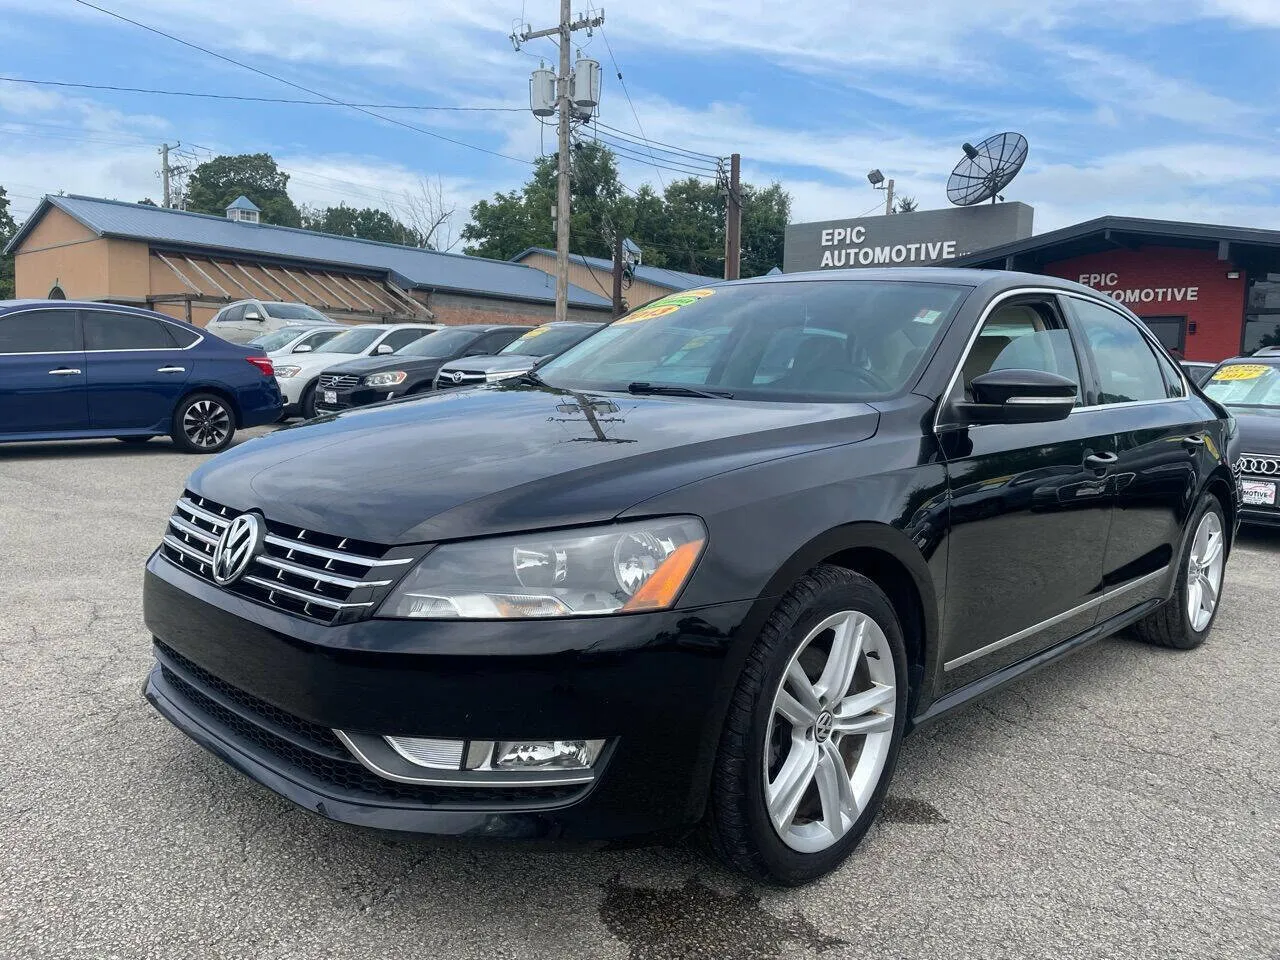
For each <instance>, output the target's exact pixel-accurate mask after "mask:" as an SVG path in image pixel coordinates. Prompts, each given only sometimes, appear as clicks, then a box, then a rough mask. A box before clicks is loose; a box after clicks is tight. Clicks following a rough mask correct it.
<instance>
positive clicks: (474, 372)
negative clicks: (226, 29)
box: [436, 320, 604, 390]
mask: <svg viewBox="0 0 1280 960" xmlns="http://www.w3.org/2000/svg"><path fill="white" fill-rule="evenodd" d="M603 326H604V324H603V323H586V322H585V321H581V320H565V321H563V322H559V323H544V324H543V325H542V326H540V327H534V328H533V329H532V330H530V331H529V332H528V333H526V334H525V335H524V336H523V337H521V338H520V339H519V340H513V341H511V343H509V344H507V345H506V346H505V347H503V348H502V349H501V350H499V351H498V352H497V353H496V354H495V355H493V356H491V357H482V356H476V357H463V358H462V359H461V360H453V361H451V362H449V363H446V364H445V365H444V366H442V367H441V368H440V372H439V373H437V374H436V389H437V390H447V389H449V388H450V387H473V386H476V385H478V384H481V383H497V382H498V381H500V380H509V379H511V378H512V377H518V376H520V374H522V373H525V372H526V371H529V370H532V369H533V368H534V367H535V366H537V365H538V363H539V362H540V361H542V360H545V359H547V358H548V357H555V356H559V355H560V354H562V353H564V352H565V351H566V350H568V349H569V348H570V347H573V346H576V345H577V344H579V343H581V342H582V341H583V340H585V339H587V337H589V336H591V335H592V334H593V333H595V332H596V331H597V330H599V329H600V328H601V327H603Z"/></svg>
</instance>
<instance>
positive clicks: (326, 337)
mask: <svg viewBox="0 0 1280 960" xmlns="http://www.w3.org/2000/svg"><path fill="white" fill-rule="evenodd" d="M341 332H342V331H340V330H317V331H316V332H315V333H313V334H311V335H309V336H307V337H305V338H303V340H302V343H305V344H306V345H307V346H309V347H310V348H311V349H312V350H314V349H316V347H318V346H320V344H322V343H327V342H329V341H330V340H332V339H333V338H334V337H336V336H337V335H338V334H339V333H341ZM302 343H300V344H298V346H299V347H300V346H302ZM294 349H295V350H296V349H297V347H295V348H294Z"/></svg>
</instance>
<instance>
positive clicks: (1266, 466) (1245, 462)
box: [1236, 453, 1280, 477]
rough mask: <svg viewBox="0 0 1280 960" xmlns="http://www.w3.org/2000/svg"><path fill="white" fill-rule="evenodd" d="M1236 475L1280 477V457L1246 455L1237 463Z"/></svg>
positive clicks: (1255, 454) (1256, 454)
mask: <svg viewBox="0 0 1280 960" xmlns="http://www.w3.org/2000/svg"><path fill="white" fill-rule="evenodd" d="M1236 473H1247V474H1249V475H1250V476H1254V477H1280V457H1269V456H1267V455H1266V454H1261V453H1246V454H1244V455H1243V456H1242V457H1240V459H1239V460H1237V461H1236Z"/></svg>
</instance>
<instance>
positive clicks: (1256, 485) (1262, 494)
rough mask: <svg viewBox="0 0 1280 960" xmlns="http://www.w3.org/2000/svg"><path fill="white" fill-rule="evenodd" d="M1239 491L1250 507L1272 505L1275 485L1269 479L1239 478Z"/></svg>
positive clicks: (1274, 499) (1274, 503)
mask: <svg viewBox="0 0 1280 960" xmlns="http://www.w3.org/2000/svg"><path fill="white" fill-rule="evenodd" d="M1240 491H1241V493H1243V494H1244V502H1245V503H1246V504H1248V505H1249V506H1251V507H1274V506H1275V505H1276V485H1275V483H1274V482H1273V481H1271V480H1241V481H1240Z"/></svg>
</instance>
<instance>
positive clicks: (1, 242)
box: [0, 187, 18, 300]
mask: <svg viewBox="0 0 1280 960" xmlns="http://www.w3.org/2000/svg"><path fill="white" fill-rule="evenodd" d="M17 232H18V225H17V224H16V223H15V222H14V220H13V215H12V214H10V213H9V195H8V194H7V193H6V192H5V189H4V187H0V250H3V249H4V248H5V246H7V245H8V243H9V241H10V240H12V239H13V235H14V234H15V233H17ZM11 299H13V257H11V256H8V257H3V256H0V300H11Z"/></svg>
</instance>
